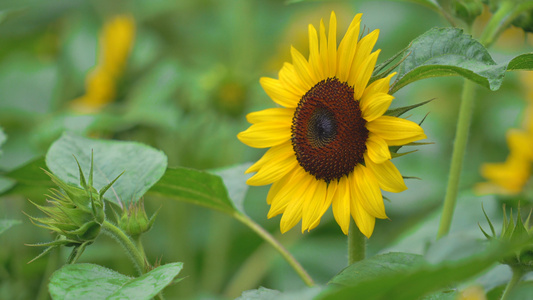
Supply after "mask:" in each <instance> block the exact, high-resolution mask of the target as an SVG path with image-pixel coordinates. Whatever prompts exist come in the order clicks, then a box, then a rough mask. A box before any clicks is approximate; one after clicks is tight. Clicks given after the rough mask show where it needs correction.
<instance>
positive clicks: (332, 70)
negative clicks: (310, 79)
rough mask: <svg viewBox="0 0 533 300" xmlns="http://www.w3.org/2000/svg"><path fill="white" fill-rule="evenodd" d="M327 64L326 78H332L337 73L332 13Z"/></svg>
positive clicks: (334, 24)
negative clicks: (327, 72)
mask: <svg viewBox="0 0 533 300" xmlns="http://www.w3.org/2000/svg"><path fill="white" fill-rule="evenodd" d="M328 63H329V74H327V77H333V76H335V74H336V73H337V17H336V16H335V12H333V11H332V12H331V16H330V17H329V33H328Z"/></svg>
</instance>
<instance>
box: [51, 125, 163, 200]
mask: <svg viewBox="0 0 533 300" xmlns="http://www.w3.org/2000/svg"><path fill="white" fill-rule="evenodd" d="M92 151H94V179H93V180H94V187H95V188H96V189H97V190H100V189H102V188H104V187H105V186H107V185H109V183H110V182H111V181H112V180H113V178H116V177H117V175H118V174H120V173H122V172H125V173H124V175H123V176H122V177H121V178H120V180H119V181H117V182H116V183H115V184H114V185H113V186H112V190H113V191H114V193H115V195H108V196H107V198H106V199H108V200H110V201H113V202H115V203H117V204H119V205H120V204H121V203H119V200H117V199H116V197H117V196H118V197H119V198H120V201H122V202H123V203H124V204H126V205H127V204H129V203H130V202H132V201H133V202H136V201H138V199H139V198H140V197H142V196H143V195H144V193H145V192H146V191H147V190H148V189H149V188H150V187H151V186H152V185H153V184H154V183H156V182H157V181H158V180H159V178H161V176H162V175H163V173H164V172H165V169H166V166H167V157H166V155H165V154H164V153H163V152H161V151H158V150H156V149H153V148H151V147H149V146H146V145H143V144H140V143H135V142H124V141H110V140H94V139H88V138H84V137H80V136H76V135H73V134H68V133H66V134H63V136H62V137H61V138H60V139H58V140H57V141H55V142H54V143H53V144H52V146H50V149H49V150H48V153H47V154H46V164H47V166H48V168H49V169H50V170H51V171H52V173H54V174H55V175H56V176H57V177H59V178H60V179H62V180H64V181H65V182H68V183H70V184H74V185H77V184H79V173H78V167H77V165H76V161H75V160H74V159H73V158H72V155H75V156H76V157H77V158H78V160H79V162H80V165H81V168H82V169H83V170H85V172H87V170H90V163H91V153H92Z"/></svg>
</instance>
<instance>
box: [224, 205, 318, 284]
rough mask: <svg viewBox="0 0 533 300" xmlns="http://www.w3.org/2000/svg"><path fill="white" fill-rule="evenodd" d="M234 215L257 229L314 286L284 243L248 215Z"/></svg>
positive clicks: (238, 213)
mask: <svg viewBox="0 0 533 300" xmlns="http://www.w3.org/2000/svg"><path fill="white" fill-rule="evenodd" d="M233 217H234V218H235V219H237V220H239V222H241V223H243V224H244V225H246V226H248V227H249V228H250V229H252V230H253V231H255V233H257V234H258V235H259V236H260V237H261V238H263V239H264V240H265V241H266V242H268V243H269V244H270V245H272V247H274V249H276V250H277V251H278V252H279V254H281V256H282V257H283V258H284V259H285V260H286V261H287V262H288V263H289V265H290V266H291V267H292V268H293V269H294V271H296V273H297V274H298V276H300V278H301V279H302V280H303V282H304V283H305V284H306V285H307V286H309V287H312V286H314V285H315V283H314V281H313V279H312V278H311V276H309V274H307V272H306V271H305V270H304V268H303V267H302V265H300V263H299V262H298V261H297V260H296V259H295V258H294V257H293V256H292V255H291V254H290V253H289V251H287V249H285V248H284V247H283V245H281V244H280V243H279V242H278V241H277V240H276V239H275V238H274V237H273V236H272V235H271V234H270V233H269V232H268V231H266V230H265V229H263V228H262V227H261V226H259V224H257V223H255V222H254V221H253V220H252V219H250V218H249V217H248V216H246V215H244V214H242V213H240V212H234V213H233Z"/></svg>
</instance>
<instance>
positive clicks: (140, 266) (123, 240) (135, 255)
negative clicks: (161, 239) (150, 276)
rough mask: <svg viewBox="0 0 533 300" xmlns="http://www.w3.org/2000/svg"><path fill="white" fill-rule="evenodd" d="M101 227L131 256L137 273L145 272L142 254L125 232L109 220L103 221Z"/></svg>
mask: <svg viewBox="0 0 533 300" xmlns="http://www.w3.org/2000/svg"><path fill="white" fill-rule="evenodd" d="M102 227H103V229H104V232H106V233H107V234H109V235H110V236H112V237H113V238H114V239H115V240H116V241H117V242H118V243H119V244H121V245H122V247H123V248H124V249H125V250H126V253H127V254H128V256H129V257H130V258H131V260H132V261H133V263H134V264H135V268H136V269H137V272H138V273H139V275H142V274H144V272H146V263H145V259H144V256H143V255H142V254H141V252H140V251H139V249H138V248H137V247H136V246H135V244H134V243H133V241H132V240H131V239H130V237H129V236H128V235H127V234H126V233H124V231H122V229H120V228H118V227H117V226H115V225H113V224H112V223H110V222H109V221H104V224H103V226H102Z"/></svg>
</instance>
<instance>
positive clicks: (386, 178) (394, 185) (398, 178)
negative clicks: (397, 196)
mask: <svg viewBox="0 0 533 300" xmlns="http://www.w3.org/2000/svg"><path fill="white" fill-rule="evenodd" d="M365 164H366V166H367V167H368V168H369V169H370V171H372V173H373V174H374V176H375V177H376V179H377V181H378V183H379V187H380V188H381V189H382V190H384V191H387V192H392V193H399V192H403V191H405V190H406V189H407V186H405V182H404V181H403V177H402V174H400V171H398V169H397V168H396V166H395V165H394V164H393V163H392V161H390V160H386V161H384V162H383V163H380V164H376V163H374V162H373V161H372V160H371V159H369V158H368V157H367V156H366V155H365Z"/></svg>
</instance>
